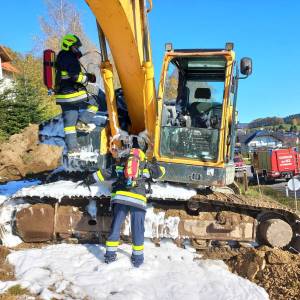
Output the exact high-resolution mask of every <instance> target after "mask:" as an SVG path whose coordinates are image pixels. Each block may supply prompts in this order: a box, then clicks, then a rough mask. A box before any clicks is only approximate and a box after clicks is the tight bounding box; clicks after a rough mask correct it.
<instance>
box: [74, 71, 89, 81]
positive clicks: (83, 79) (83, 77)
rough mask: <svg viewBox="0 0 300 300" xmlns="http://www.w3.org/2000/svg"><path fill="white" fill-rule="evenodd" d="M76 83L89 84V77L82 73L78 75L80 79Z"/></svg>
mask: <svg viewBox="0 0 300 300" xmlns="http://www.w3.org/2000/svg"><path fill="white" fill-rule="evenodd" d="M76 82H79V83H86V82H87V77H86V76H85V75H84V74H83V73H81V72H80V73H79V74H78V78H77V80H76Z"/></svg>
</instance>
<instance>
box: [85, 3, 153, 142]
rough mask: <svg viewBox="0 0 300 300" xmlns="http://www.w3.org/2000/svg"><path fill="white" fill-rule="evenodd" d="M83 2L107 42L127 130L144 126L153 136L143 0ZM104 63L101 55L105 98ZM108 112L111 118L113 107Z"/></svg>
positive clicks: (108, 92)
mask: <svg viewBox="0 0 300 300" xmlns="http://www.w3.org/2000/svg"><path fill="white" fill-rule="evenodd" d="M86 2H87V4H88V5H89V7H90V8H91V10H92V11H93V13H94V15H95V17H96V19H97V22H98V24H99V27H100V30H102V31H103V33H104V36H105V38H106V40H107V42H108V44H109V47H110V51H111V54H112V56H113V60H114V63H115V66H116V69H117V72H118V75H119V79H120V83H121V86H122V89H123V91H124V95H125V99H126V103H127V107H128V112H129V117H130V120H131V128H130V133H134V134H138V133H140V132H142V131H144V130H145V129H146V130H147V134H148V135H149V137H150V138H151V139H152V140H153V137H154V124H155V116H156V111H155V101H156V99H155V84H154V72H153V65H152V57H151V49H150V44H149V33H148V30H147V12H146V9H145V3H144V0H142V1H140V0H131V1H129V0H119V1H106V0H97V1H95V0H86ZM100 43H102V47H105V46H106V45H103V44H104V43H105V39H103V38H100ZM107 65H108V57H104V61H103V64H102V74H104V76H103V79H104V86H105V92H106V95H107V97H108V98H109V97H112V94H113V87H111V86H109V85H107V84H106V83H107V82H106V81H107V77H106V76H105V75H106V67H107ZM107 102H108V105H110V103H111V102H113V100H111V99H108V101H107ZM110 111H111V112H110ZM109 112H110V114H111V115H110V119H113V116H112V114H114V113H116V112H115V108H114V109H109ZM113 126H115V125H114V124H113Z"/></svg>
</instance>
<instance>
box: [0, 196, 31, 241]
mask: <svg viewBox="0 0 300 300" xmlns="http://www.w3.org/2000/svg"><path fill="white" fill-rule="evenodd" d="M28 205H29V204H25V203H24V202H23V201H22V200H11V199H7V200H6V201H5V203H3V204H2V205H1V209H0V237H1V242H2V244H3V245H4V246H6V247H15V246H17V245H19V244H20V243H22V240H21V239H20V238H19V237H18V236H16V235H14V234H13V229H12V221H13V217H14V212H15V211H18V210H20V209H22V208H24V207H27V206H28Z"/></svg>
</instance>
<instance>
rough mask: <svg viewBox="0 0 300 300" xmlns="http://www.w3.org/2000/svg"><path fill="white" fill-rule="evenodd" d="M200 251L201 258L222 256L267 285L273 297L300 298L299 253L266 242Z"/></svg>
mask: <svg viewBox="0 0 300 300" xmlns="http://www.w3.org/2000/svg"><path fill="white" fill-rule="evenodd" d="M201 253H202V254H203V257H202V259H203V258H204V259H205V258H209V259H221V260H223V261H224V262H225V263H226V264H227V265H228V267H229V269H230V270H231V271H232V272H233V273H236V274H238V275H239V276H242V277H244V278H247V279H249V280H251V281H252V282H254V283H256V284H258V285H260V286H262V287H263V288H265V290H266V291H267V293H268V294H269V297H270V300H286V299H289V300H296V299H297V300H299V299H300V296H299V295H300V255H297V254H292V253H290V252H287V251H283V250H280V249H272V248H269V247H266V246H264V247H261V248H258V249H254V248H248V249H246V248H242V249H241V250H229V249H220V250H217V249H215V250H205V251H202V252H201Z"/></svg>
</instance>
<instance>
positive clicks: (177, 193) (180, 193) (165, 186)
mask: <svg viewBox="0 0 300 300" xmlns="http://www.w3.org/2000/svg"><path fill="white" fill-rule="evenodd" d="M151 189H152V193H151V197H153V198H161V199H168V198H169V199H181V200H188V199H190V198H191V197H193V196H195V195H196V194H197V191H196V190H195V189H192V188H187V187H182V186H176V185H172V184H169V183H159V182H158V183H155V184H151Z"/></svg>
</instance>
